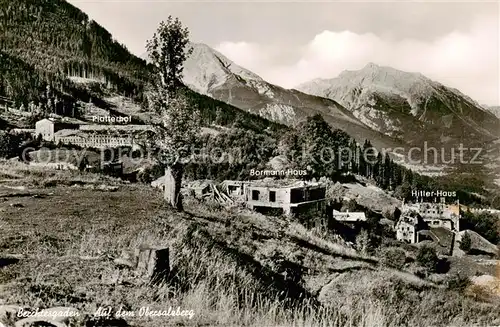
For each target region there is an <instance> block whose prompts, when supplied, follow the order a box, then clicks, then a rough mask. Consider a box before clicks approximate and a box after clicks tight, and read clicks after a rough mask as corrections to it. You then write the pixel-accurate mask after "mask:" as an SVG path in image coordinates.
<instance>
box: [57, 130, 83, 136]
mask: <svg viewBox="0 0 500 327" xmlns="http://www.w3.org/2000/svg"><path fill="white" fill-rule="evenodd" d="M54 136H58V137H67V136H84V135H83V133H81V132H80V131H78V130H76V129H61V130H60V131H57V132H55V133H54Z"/></svg>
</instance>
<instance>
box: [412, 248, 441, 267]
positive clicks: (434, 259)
mask: <svg viewBox="0 0 500 327" xmlns="http://www.w3.org/2000/svg"><path fill="white" fill-rule="evenodd" d="M417 262H418V264H419V265H420V266H422V267H424V268H426V269H427V271H428V272H435V271H436V270H437V266H438V264H439V258H438V256H437V253H436V249H434V248H432V247H430V246H427V245H424V246H422V247H421V248H420V249H419V250H418V254H417Z"/></svg>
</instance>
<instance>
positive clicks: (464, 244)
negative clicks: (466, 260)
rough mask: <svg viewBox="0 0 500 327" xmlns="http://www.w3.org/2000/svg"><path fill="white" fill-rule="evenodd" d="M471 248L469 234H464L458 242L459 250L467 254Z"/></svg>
mask: <svg viewBox="0 0 500 327" xmlns="http://www.w3.org/2000/svg"><path fill="white" fill-rule="evenodd" d="M471 247H472V240H471V238H470V235H469V233H467V232H464V236H463V237H462V240H461V241H460V250H462V251H464V252H465V253H469V251H470V249H471Z"/></svg>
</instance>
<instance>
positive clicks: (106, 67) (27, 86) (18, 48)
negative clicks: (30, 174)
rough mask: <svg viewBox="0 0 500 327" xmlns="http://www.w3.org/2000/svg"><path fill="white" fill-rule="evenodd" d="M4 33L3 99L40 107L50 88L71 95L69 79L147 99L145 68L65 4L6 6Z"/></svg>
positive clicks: (0, 11) (5, 0) (0, 25)
mask: <svg viewBox="0 0 500 327" xmlns="http://www.w3.org/2000/svg"><path fill="white" fill-rule="evenodd" d="M0 30H1V33H0V50H1V54H2V55H1V57H0V63H1V66H2V67H3V69H6V68H8V69H9V70H10V74H7V75H6V74H2V80H1V83H0V95H2V96H5V97H7V98H10V99H12V100H14V101H16V102H18V103H19V102H21V103H23V104H25V105H27V104H28V103H29V102H30V101H35V103H37V102H38V101H40V100H42V99H41V98H42V97H41V96H40V95H39V94H37V91H40V90H43V89H44V88H46V86H47V85H49V86H50V87H51V88H53V89H55V90H58V91H59V92H61V93H70V89H69V88H71V87H72V83H71V82H70V81H68V80H67V79H66V77H68V76H69V77H82V78H92V79H95V80H100V81H103V82H105V83H106V84H107V86H108V87H110V88H112V89H114V90H115V91H117V92H119V93H122V94H123V95H126V96H132V97H134V98H137V99H140V98H141V96H142V80H143V79H144V76H145V74H146V70H145V67H146V64H145V62H144V61H143V60H141V59H139V58H137V57H135V56H133V55H131V54H130V53H129V52H128V51H127V49H126V48H125V47H124V46H123V45H121V44H119V43H118V42H117V41H115V40H113V38H112V36H111V34H110V33H109V32H107V31H106V30H105V29H104V28H102V27H101V26H100V25H98V24H97V23H96V22H94V21H92V20H90V19H89V17H88V16H87V15H86V14H85V13H83V12H81V11H80V10H79V9H77V8H75V7H74V6H72V5H70V4H68V3H67V2H65V1H62V0H18V1H10V0H2V1H1V2H0ZM23 71H24V73H23ZM33 86H34V87H33Z"/></svg>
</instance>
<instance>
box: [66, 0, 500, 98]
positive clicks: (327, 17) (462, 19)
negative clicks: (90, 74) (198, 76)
mask: <svg viewBox="0 0 500 327" xmlns="http://www.w3.org/2000/svg"><path fill="white" fill-rule="evenodd" d="M69 2H70V3H72V4H73V5H75V6H77V7H79V8H80V9H82V10H83V11H85V12H86V13H87V14H88V15H89V16H90V18H91V19H94V20H95V21H97V22H98V23H99V24H101V25H102V26H104V27H105V28H106V29H108V31H109V32H111V33H112V34H113V36H114V37H115V38H116V39H117V40H118V41H119V42H121V43H123V44H125V45H126V46H127V48H128V49H129V50H130V51H131V52H133V53H134V54H136V55H143V54H144V53H145V44H146V40H147V39H149V38H151V36H152V35H153V33H154V31H155V29H156V28H157V26H158V24H159V23H160V22H161V21H162V20H165V19H166V18H167V17H168V15H172V16H174V17H179V19H180V20H181V21H182V22H183V24H184V25H185V26H187V27H188V28H189V30H190V39H191V40H192V41H193V42H200V43H205V44H207V45H209V46H211V47H213V48H215V49H216V50H218V51H219V52H221V53H222V54H224V55H225V56H226V57H228V58H229V59H231V60H233V61H234V62H235V63H236V64H238V65H240V66H242V67H244V68H247V69H249V70H251V71H253V72H254V73H256V74H258V75H260V76H261V77H262V78H264V79H265V80H267V81H268V82H271V83H274V84H277V85H280V86H283V87H286V88H292V87H296V86H297V85H299V84H301V83H304V82H307V81H309V80H312V79H315V78H334V77H336V76H337V75H338V74H339V73H340V72H342V71H344V70H356V69H361V68H362V67H364V66H365V65H366V64H367V63H369V62H373V63H375V64H378V65H382V66H391V67H394V68H396V69H400V70H404V71H409V72H420V73H422V74H424V75H426V76H427V77H429V78H431V79H433V80H436V81H438V82H441V83H443V84H445V85H447V86H450V87H454V88H457V89H459V90H460V91H462V92H463V93H465V94H467V95H468V96H470V97H472V98H473V99H474V100H476V101H478V102H479V103H480V104H485V105H500V64H499V61H500V59H499V58H500V21H499V16H500V4H499V2H497V1H491V2H477V1H476V2H460V1H453V2H429V1H427V2H409V1H399V2H370V1H363V2H358V1H355V2H338V1H336V2H333V1H330V2H326V1H322V2H306V1H295V2H285V1H279V0H278V1H272V2H271V1H262V0H261V1H253V2H250V1H246V2H243V1H232V2H228V1H223V0H222V1H221V0H219V1H217V2H215V1H196V2H194V1H191V2H187V1H182V0H176V1H168V0H164V1H160V0H135V1H131V0H121V1H118V0H69Z"/></svg>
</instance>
